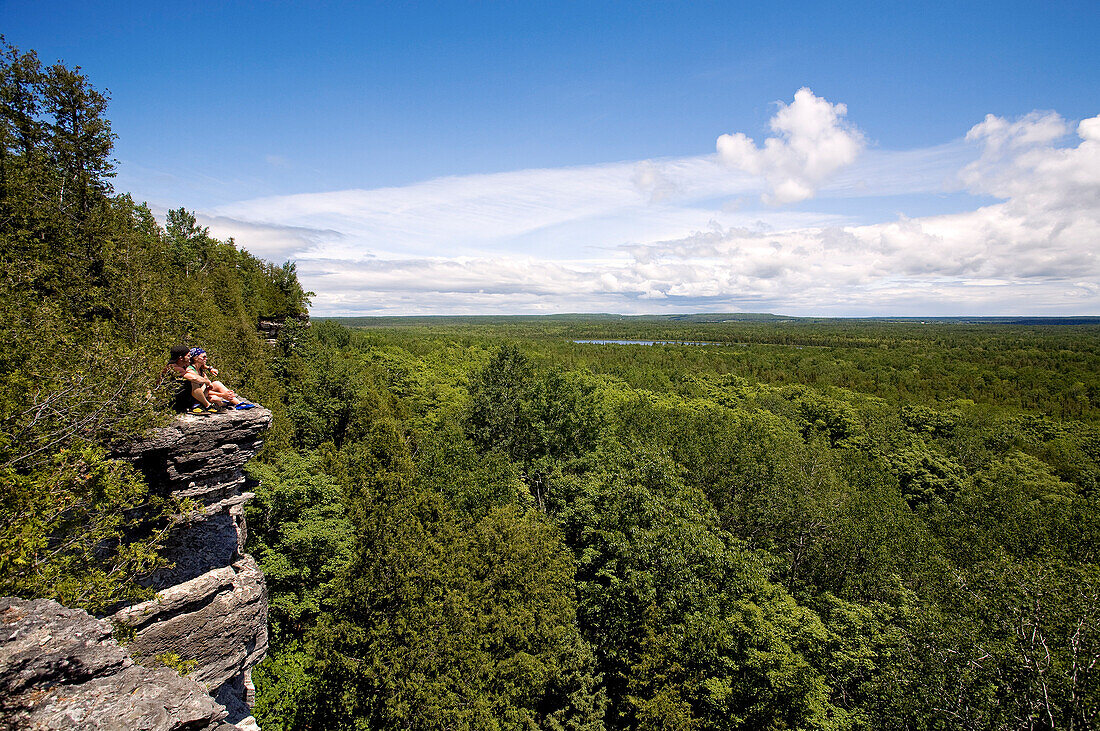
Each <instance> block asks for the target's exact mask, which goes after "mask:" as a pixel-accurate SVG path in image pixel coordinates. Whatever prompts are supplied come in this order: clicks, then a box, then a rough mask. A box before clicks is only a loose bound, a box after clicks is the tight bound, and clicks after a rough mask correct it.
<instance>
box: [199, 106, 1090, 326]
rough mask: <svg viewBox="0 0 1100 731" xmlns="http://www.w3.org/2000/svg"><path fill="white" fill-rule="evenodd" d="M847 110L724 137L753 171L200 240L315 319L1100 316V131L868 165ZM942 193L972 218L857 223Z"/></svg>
mask: <svg viewBox="0 0 1100 731" xmlns="http://www.w3.org/2000/svg"><path fill="white" fill-rule="evenodd" d="M844 113H845V110H844V109H843V105H838V104H831V103H830V102H828V101H826V100H823V99H819V98H817V97H814V96H813V95H812V93H811V92H809V91H808V90H801V91H800V92H798V94H796V96H795V100H794V102H792V103H791V104H790V105H786V106H781V108H780V109H779V111H778V112H777V114H776V116H775V118H774V119H773V121H772V129H773V131H774V132H775V134H776V136H775V137H773V138H771V139H770V140H765V142H764V143H763V146H762V147H757V146H756V145H755V143H752V142H751V141H750V140H748V138H747V137H744V136H743V135H742V136H741V137H736V136H732V137H734V142H733V143H730V144H727V145H726V147H727V148H730V147H731V145H732V148H736V149H735V151H736V152H738V154H741V155H747V156H748V157H747V158H746V157H742V158H739V159H741V160H742V161H743V160H744V159H751V163H745V164H737V165H735V168H731V167H730V165H729V163H730V160H729V159H728V158H729V156H728V155H726V154H725V153H722V154H713V155H704V156H696V157H688V158H676V159H655V160H642V161H627V162H620V163H611V164H606V165H592V166H584V167H573V168H561V169H546V170H522V171H515V172H508V173H496V174H490V175H474V176H463V177H452V178H441V179H436V180H430V181H425V182H423V183H418V184H415V185H410V186H403V187H399V188H384V189H375V190H351V191H340V192H333V193H318V194H306V195H296V196H283V197H277V198H265V199H256V200H251V201H243V202H240V203H234V204H230V205H225V206H221V207H219V208H217V209H216V210H215V211H213V212H212V213H213V214H215V215H213V216H212V217H209V218H206V219H203V222H204V224H205V225H209V226H210V227H211V230H212V231H213V232H214V233H215V234H218V235H234V236H235V237H236V238H237V240H238V243H240V244H241V245H243V246H245V247H246V248H248V249H249V250H251V251H253V252H254V253H257V254H260V255H263V256H269V257H272V258H279V259H281V258H285V257H290V258H295V259H296V260H297V261H298V267H299V273H300V276H301V277H302V279H303V282H304V284H305V286H306V287H307V288H308V289H311V290H313V291H315V292H317V293H318V296H317V298H316V299H315V303H314V304H315V311H316V312H317V313H319V314H356V313H378V314H425V313H445V312H454V313H476V312H482V313H484V312H500V313H506V312H563V311H573V312H576V311H612V312H624V313H627V312H657V311H685V310H695V311H699V310H771V311H779V312H787V313H790V314H815V313H817V314H883V313H908V314H958V313H971V314H997V313H1028V312H1031V313H1036V312H1038V313H1048V314H1068V313H1075V314H1082V313H1086V314H1087V313H1096V312H1098V311H1100V262H1098V259H1097V255H1096V254H1095V253H1094V250H1095V248H1096V247H1095V242H1096V241H1097V240H1100V179H1098V178H1100V159H1098V156H1100V117H1096V118H1092V119H1086V120H1084V121H1083V122H1081V123H1080V124H1078V125H1077V126H1076V133H1077V135H1076V139H1074V138H1073V135H1072V134H1071V133H1070V130H1071V125H1069V124H1068V123H1066V122H1065V121H1064V120H1062V119H1061V118H1060V117H1058V116H1057V115H1054V114H1052V113H1046V114H1039V113H1036V114H1032V115H1028V116H1027V117H1024V118H1023V119H1019V120H1015V121H1010V120H1005V119H1001V118H998V117H995V116H990V117H987V118H986V119H985V120H984V121H982V122H980V123H979V124H977V125H975V126H974V127H973V128H972V129H971V130H970V131H969V133H968V134H967V135H966V137H965V138H962V137H960V139H959V140H956V141H952V142H950V143H946V144H944V145H941V146H938V147H934V148H929V149H923V150H910V151H901V152H894V151H885V150H878V149H874V148H873V147H872V148H871V149H867V150H865V151H864V149H863V148H864V147H865V145H866V143H865V141H864V137H863V135H862V133H859V132H858V131H856V130H855V129H854V127H852V126H850V125H849V124H848V123H847V122H845V121H844V119H843V117H844ZM724 137H726V136H724ZM719 148H720V149H721V148H722V145H721V143H720V144H719ZM750 148H751V149H750ZM950 191H955V192H956V196H960V195H961V196H962V200H963V201H964V202H965V201H967V200H969V201H970V202H971V204H972V205H971V207H970V208H964V210H962V212H954V213H949V214H948V213H945V214H940V215H931V216H923V217H917V216H905V215H897V214H891V215H890V216H889V217H888V218H887V219H885V220H884V219H883V218H881V217H876V216H872V215H871V214H868V213H866V212H865V210H869V208H868V206H867V203H868V201H872V200H876V199H881V198H882V197H883V196H910V197H911V196H914V195H918V196H920V195H923V196H925V197H926V198H927V199H928V201H931V202H932V203H933V204H934V202H935V200H936V197H937V196H940V195H944V194H946V193H947V192H950ZM807 196H812V198H816V199H817V203H815V202H813V200H812V198H810V197H807ZM967 196H971V197H969V198H968V197H967ZM762 197H764V198H766V200H767V201H768V202H770V203H771V204H776V203H779V202H781V201H783V200H786V201H796V200H797V201H800V203H799V205H798V206H797V207H793V208H792V207H791V206H786V207H783V206H776V205H766V206H763V207H762V206H761V205H760V201H761V198H762ZM830 200H831V201H832V203H829V204H828V205H826V203H827V202H828V201H830ZM906 200H908V199H906ZM956 203H958V200H956ZM957 209H958V206H956V211H957ZM838 210H839V211H841V213H838V212H837V211H838ZM898 213H901V214H903V213H904V210H899V211H898Z"/></svg>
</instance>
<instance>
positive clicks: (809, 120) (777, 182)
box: [717, 87, 864, 205]
mask: <svg viewBox="0 0 1100 731" xmlns="http://www.w3.org/2000/svg"><path fill="white" fill-rule="evenodd" d="M847 113H848V108H847V107H846V106H845V105H844V104H830V103H829V102H827V101H826V100H824V99H822V98H820V97H817V96H814V93H813V92H812V91H810V90H809V89H807V88H805V87H803V88H801V89H799V90H798V91H797V92H796V93H795V95H794V101H793V102H792V103H791V104H789V105H787V104H783V103H779V111H778V112H777V113H776V114H775V116H774V117H772V119H771V123H770V126H771V129H772V131H773V132H775V133H776V136H775V137H769V138H768V139H766V140H764V147H763V148H759V147H757V146H756V144H755V143H754V142H753V141H752V140H751V139H749V137H748V136H746V135H745V134H744V133H742V132H736V133H733V134H724V135H722V136H721V137H719V138H718V143H717V147H718V155H719V157H720V158H721V159H722V161H723V162H725V163H726V164H727V165H729V166H730V167H732V168H736V169H739V170H744V171H746V172H748V173H751V174H753V175H760V176H763V177H764V178H765V179H766V180H767V181H768V192H767V193H766V194H765V195H764V201H765V202H767V203H771V204H776V205H779V204H783V203H795V202H798V201H802V200H806V199H807V198H810V197H812V196H813V194H814V191H815V190H817V188H818V187H819V186H820V185H821V183H822V182H824V181H825V180H826V178H828V177H829V176H830V175H832V174H833V173H834V172H836V171H837V170H839V169H840V168H842V167H844V166H846V165H850V164H851V163H853V162H854V161H855V159H856V157H857V156H858V155H859V153H860V151H861V150H862V149H863V147H864V141H863V134H862V133H861V132H860V131H859V130H857V129H856V128H855V127H853V126H852V125H850V124H848V123H847V122H846V121H845V119H844V117H845V115H847Z"/></svg>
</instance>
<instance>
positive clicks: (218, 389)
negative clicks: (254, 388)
mask: <svg viewBox="0 0 1100 731" xmlns="http://www.w3.org/2000/svg"><path fill="white" fill-rule="evenodd" d="M210 395H211V396H212V397H214V398H219V399H222V400H224V401H228V402H229V403H231V404H233V405H234V406H236V405H237V404H239V403H241V399H240V398H238V397H237V394H235V393H234V392H233V391H230V390H229V389H228V388H226V387H225V384H224V383H222V382H221V381H212V382H211V383H210Z"/></svg>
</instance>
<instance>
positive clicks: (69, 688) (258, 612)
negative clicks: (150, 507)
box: [0, 407, 271, 731]
mask: <svg viewBox="0 0 1100 731" xmlns="http://www.w3.org/2000/svg"><path fill="white" fill-rule="evenodd" d="M270 426H271V412H270V411H268V410H267V409H264V408H260V407H257V408H253V409H249V410H246V411H229V412H226V413H224V414H217V415H209V416H191V415H185V416H180V417H178V418H177V419H176V420H175V421H173V422H172V423H171V424H170V425H168V426H166V427H163V428H160V429H156V430H153V431H152V432H150V433H149V434H147V435H146V436H145V438H144V439H142V440H141V441H138V442H135V443H132V444H129V445H127V446H125V447H124V448H123V449H122V450H121V451H120V452H118V453H117V454H116V457H119V458H121V459H126V460H129V461H130V462H132V463H133V464H134V465H135V466H136V467H138V468H139V469H140V470H141V471H142V472H143V473H144V474H145V477H146V479H147V480H148V482H149V485H150V488H151V489H152V490H153V491H154V492H155V493H158V494H160V495H164V496H168V495H174V496H177V497H181V498H189V499H191V500H192V501H194V503H195V504H196V505H197V509H196V510H195V511H194V512H193V513H192V514H190V515H188V516H187V517H186V518H185V519H184V520H181V521H179V522H178V523H177V524H176V525H175V526H174V528H173V529H172V532H171V533H170V534H169V537H168V539H167V540H166V543H165V550H164V552H163V553H164V555H165V557H166V558H167V559H168V560H169V561H172V562H173V563H174V565H173V566H172V567H169V568H165V569H162V570H160V571H158V572H156V573H155V574H153V575H152V576H150V577H148V578H147V579H146V582H145V583H146V585H147V586H149V587H151V588H153V589H155V590H156V591H157V596H156V598H154V599H151V600H149V601H146V602H142V603H140V604H136V605H133V606H128V607H123V608H121V609H118V610H117V611H115V613H114V614H112V615H111V616H110V617H109V618H108V619H110V620H111V621H110V622H108V621H101V620H96V619H94V618H92V617H91V616H89V615H88V614H87V613H85V612H83V611H80V610H75V609H67V608H65V607H62V606H61V605H59V604H56V603H55V602H51V601H46V600H36V601H23V600H20V599H11V598H0V729H7V728H31V729H157V730H160V729H180V731H183V730H186V731H212V730H217V731H244V730H250V729H256V730H257V731H258V727H257V726H256V721H255V719H254V718H252V716H251V715H250V712H249V705H250V704H251V702H252V700H253V698H252V696H253V694H254V691H253V686H252V675H251V671H252V668H253V667H254V666H255V665H256V664H257V663H258V662H260V660H262V659H263V657H264V654H265V653H266V652H267V587H266V586H265V584H264V577H263V573H262V572H261V571H260V569H259V567H258V566H257V565H256V562H255V561H254V560H253V559H252V557H251V556H249V555H248V554H246V553H244V542H245V537H246V535H247V526H246V525H245V520H244V503H245V502H246V501H247V500H248V499H249V498H250V497H252V493H249V492H243V491H242V488H243V487H244V486H245V484H246V478H245V475H244V465H245V463H247V462H248V460H249V459H251V458H252V457H253V456H254V455H255V454H256V452H257V451H258V450H259V449H260V447H261V446H263V442H262V441H261V437H262V435H263V433H264V432H265V431H266V430H267V429H268V428H269V427H270ZM114 626H123V627H126V628H127V634H128V635H129V639H128V641H127V644H126V647H125V649H123V648H121V647H119V646H118V644H117V643H116V642H115V641H114V640H113V639H111V631H112V629H113V627H114ZM167 653H172V654H174V655H176V656H178V657H179V659H180V660H181V661H183V662H186V663H189V664H190V665H191V667H192V669H191V670H190V672H189V673H188V674H187V676H186V677H180V676H179V675H178V674H177V673H176V672H175V671H174V670H172V669H170V668H167V667H163V665H161V666H160V667H157V665H159V664H160V663H159V661H158V660H157V658H158V656H163V655H165V654H167ZM135 659H136V660H137V661H138V662H139V663H141V664H136V663H135ZM215 699H216V700H215ZM229 724H234V725H229Z"/></svg>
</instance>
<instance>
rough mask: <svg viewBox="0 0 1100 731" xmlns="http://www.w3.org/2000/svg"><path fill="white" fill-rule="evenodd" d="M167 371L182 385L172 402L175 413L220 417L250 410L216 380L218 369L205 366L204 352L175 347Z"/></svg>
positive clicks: (179, 346) (169, 356) (180, 346)
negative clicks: (227, 412)
mask: <svg viewBox="0 0 1100 731" xmlns="http://www.w3.org/2000/svg"><path fill="white" fill-rule="evenodd" d="M167 369H168V370H171V371H172V372H173V373H175V374H176V376H178V377H179V378H180V379H182V381H181V382H180V388H179V391H177V392H176V395H175V397H174V398H173V399H172V406H173V408H175V410H176V411H182V412H185V413H188V414H220V413H221V412H223V411H228V410H229V409H251V408H252V407H253V406H255V405H256V404H252V403H249V402H247V401H245V400H244V399H242V398H240V397H239V396H237V394H235V393H233V392H232V391H230V390H229V389H228V388H226V387H225V384H224V383H222V382H221V381H214V380H211V377H214V378H217V376H218V369H217V368H214V367H212V366H208V365H207V364H206V351H205V350H203V349H202V348H191V349H190V350H188V349H187V346H185V345H174V346H172V349H171V350H170V351H169V354H168V366H167Z"/></svg>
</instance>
